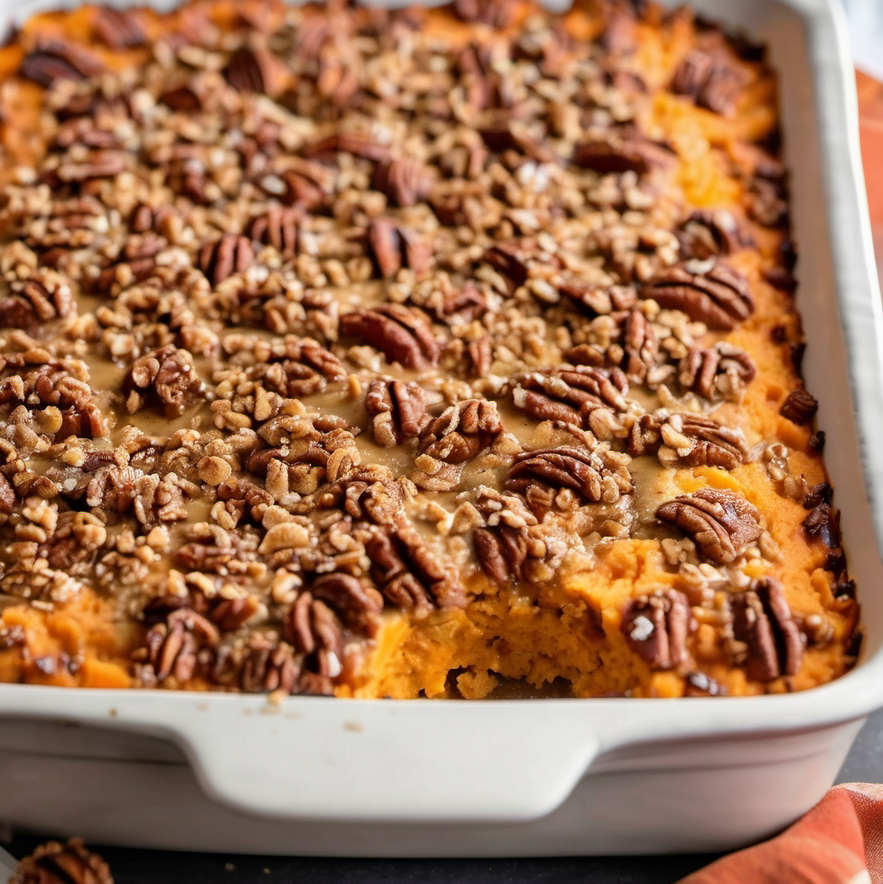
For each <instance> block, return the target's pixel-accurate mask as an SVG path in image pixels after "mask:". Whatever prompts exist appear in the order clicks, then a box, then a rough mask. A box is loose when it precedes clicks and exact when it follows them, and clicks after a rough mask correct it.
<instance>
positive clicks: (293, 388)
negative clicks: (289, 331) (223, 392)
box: [248, 335, 346, 399]
mask: <svg viewBox="0 0 883 884" xmlns="http://www.w3.org/2000/svg"><path fill="white" fill-rule="evenodd" d="M261 355H262V356H263V359H262V361H261V362H259V363H258V364H257V365H256V366H254V367H253V368H251V369H249V371H248V374H249V376H250V377H251V378H253V379H254V380H256V381H260V382H261V384H262V385H263V386H264V388H265V389H266V390H267V391H269V392H271V393H278V394H279V395H280V396H284V397H286V398H287V399H297V398H300V397H302V396H310V395H312V394H314V393H321V392H322V390H324V389H325V388H326V387H327V386H328V384H329V383H331V382H334V381H341V380H343V379H344V378H345V377H346V369H345V368H344V367H343V363H342V362H341V361H340V360H339V359H338V358H337V357H336V356H335V355H334V354H333V353H332V352H331V351H330V350H326V349H325V348H324V347H323V346H322V345H321V344H320V343H319V342H318V341H314V340H313V339H312V338H297V337H294V336H293V335H288V336H286V337H285V339H284V340H283V341H281V342H279V343H277V344H274V345H273V346H272V347H271V348H270V349H269V352H266V353H265V354H264V353H262V354H261Z"/></svg>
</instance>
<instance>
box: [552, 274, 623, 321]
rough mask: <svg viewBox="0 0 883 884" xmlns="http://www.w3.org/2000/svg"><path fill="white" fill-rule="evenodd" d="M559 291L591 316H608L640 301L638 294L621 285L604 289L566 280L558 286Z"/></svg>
mask: <svg viewBox="0 0 883 884" xmlns="http://www.w3.org/2000/svg"><path fill="white" fill-rule="evenodd" d="M558 293H559V294H560V295H563V296H564V297H566V298H569V299H570V300H571V301H573V302H574V303H575V304H577V305H578V306H579V307H581V308H584V309H585V310H586V311H587V312H588V313H589V315H590V316H607V315H609V314H610V313H614V312H619V311H622V310H631V309H632V308H633V307H634V306H635V305H636V304H637V303H638V294H637V292H636V291H635V290H634V289H633V288H631V287H626V286H621V285H615V286H611V287H610V288H607V289H603V288H599V287H598V286H592V285H585V284H582V283H578V282H566V283H562V284H560V285H559V286H558Z"/></svg>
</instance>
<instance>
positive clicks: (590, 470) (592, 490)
mask: <svg viewBox="0 0 883 884" xmlns="http://www.w3.org/2000/svg"><path fill="white" fill-rule="evenodd" d="M537 482H541V483H544V484H546V485H549V486H550V487H552V488H555V489H557V488H569V489H570V490H571V491H574V492H576V493H577V494H579V495H581V496H582V497H584V498H585V499H586V500H589V501H591V502H592V503H600V502H604V503H616V501H617V500H619V498H620V497H621V496H622V495H623V494H631V492H632V490H633V488H632V480H631V476H630V475H629V472H628V470H627V469H626V468H625V467H623V466H620V465H619V464H618V463H617V462H615V461H613V460H612V458H611V456H610V454H609V452H604V451H600V450H596V451H589V450H588V449H583V448H574V447H571V446H562V447H561V448H547V449H541V450H538V451H525V452H522V453H521V454H519V455H518V456H517V457H516V458H515V462H514V463H513V464H512V467H511V469H510V470H509V476H508V477H507V479H506V481H505V483H504V485H505V487H506V488H507V489H508V490H510V491H518V492H521V493H524V492H526V491H527V489H528V488H529V487H530V486H531V485H534V484H536V483H537Z"/></svg>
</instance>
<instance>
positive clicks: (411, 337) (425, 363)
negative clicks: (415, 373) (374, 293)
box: [340, 304, 441, 370]
mask: <svg viewBox="0 0 883 884" xmlns="http://www.w3.org/2000/svg"><path fill="white" fill-rule="evenodd" d="M340 331H341V333H342V334H345V335H350V336H351V337H354V338H359V339H360V340H364V341H367V342H368V343H369V344H371V345H372V346H374V347H376V348H377V349H378V350H380V351H381V353H383V355H384V356H385V357H386V359H387V361H388V362H399V363H401V364H402V365H403V366H404V367H405V368H415V369H418V370H423V369H426V368H430V367H431V366H433V365H435V364H436V363H437V362H438V359H439V356H440V355H441V348H440V347H439V343H438V341H437V340H436V339H435V336H434V335H433V333H432V329H431V328H430V327H429V324H428V323H427V322H426V320H425V319H424V318H423V316H422V315H421V314H420V313H419V312H417V311H415V310H411V309H409V308H407V307H402V306H400V305H398V304H386V305H384V306H382V307H377V308H376V309H374V310H355V311H353V312H352V313H344V314H343V316H341V317H340Z"/></svg>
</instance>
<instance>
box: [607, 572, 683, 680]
mask: <svg viewBox="0 0 883 884" xmlns="http://www.w3.org/2000/svg"><path fill="white" fill-rule="evenodd" d="M692 619H693V618H692V615H691V613H690V605H689V602H688V601H687V597H686V596H685V595H684V594H683V593H682V592H678V591H677V590H674V589H659V590H657V591H656V592H654V593H653V594H652V595H644V596H641V597H640V598H637V599H634V600H632V601H631V602H630V603H629V605H628V607H627V608H626V610H625V613H624V614H623V617H622V631H623V633H624V635H625V637H626V639H627V640H628V643H629V644H630V645H631V646H632V648H634V650H635V651H636V652H637V653H638V654H639V655H640V656H641V657H643V659H644V660H646V661H647V663H649V664H650V668H651V669H678V668H679V667H681V666H683V665H684V664H685V663H686V662H687V660H688V653H687V636H688V634H689V632H690V626H691V621H692Z"/></svg>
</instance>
